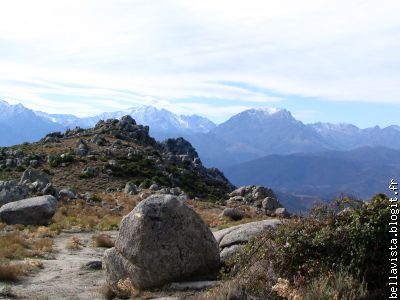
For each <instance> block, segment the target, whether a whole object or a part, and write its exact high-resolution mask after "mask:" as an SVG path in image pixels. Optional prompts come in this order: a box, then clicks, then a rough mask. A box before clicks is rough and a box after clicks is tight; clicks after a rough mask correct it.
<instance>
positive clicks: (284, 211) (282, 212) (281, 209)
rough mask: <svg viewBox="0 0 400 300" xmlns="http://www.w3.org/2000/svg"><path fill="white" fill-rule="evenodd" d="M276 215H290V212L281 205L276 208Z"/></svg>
mask: <svg viewBox="0 0 400 300" xmlns="http://www.w3.org/2000/svg"><path fill="white" fill-rule="evenodd" d="M275 215H276V216H277V217H282V218H288V217H290V213H289V212H288V211H287V209H286V208H284V207H279V208H277V209H275Z"/></svg>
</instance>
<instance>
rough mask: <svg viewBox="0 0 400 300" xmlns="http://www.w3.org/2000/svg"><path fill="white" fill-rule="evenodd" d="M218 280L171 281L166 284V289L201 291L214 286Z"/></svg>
mask: <svg viewBox="0 0 400 300" xmlns="http://www.w3.org/2000/svg"><path fill="white" fill-rule="evenodd" d="M218 283H219V281H210V280H208V281H186V282H173V283H171V284H169V285H168V286H167V289H168V290H172V291H187V290H191V291H202V290H205V289H209V288H211V287H213V286H216V285H217V284H218Z"/></svg>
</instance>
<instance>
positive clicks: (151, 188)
mask: <svg viewBox="0 0 400 300" xmlns="http://www.w3.org/2000/svg"><path fill="white" fill-rule="evenodd" d="M159 189H160V187H159V186H158V184H156V183H153V184H152V185H151V186H150V187H149V190H150V191H157V190H159Z"/></svg>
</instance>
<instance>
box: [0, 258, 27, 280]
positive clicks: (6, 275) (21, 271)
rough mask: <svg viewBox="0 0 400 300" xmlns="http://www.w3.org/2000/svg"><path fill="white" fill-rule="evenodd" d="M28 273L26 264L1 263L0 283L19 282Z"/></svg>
mask: <svg viewBox="0 0 400 300" xmlns="http://www.w3.org/2000/svg"><path fill="white" fill-rule="evenodd" d="M26 272H27V268H26V264H25V263H10V262H4V263H0V281H17V280H19V279H20V278H21V276H23V275H25V274H26Z"/></svg>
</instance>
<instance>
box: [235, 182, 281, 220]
mask: <svg viewBox="0 0 400 300" xmlns="http://www.w3.org/2000/svg"><path fill="white" fill-rule="evenodd" d="M229 196H230V198H229V200H228V201H227V204H229V205H233V206H235V205H242V204H246V205H250V206H253V207H255V208H257V210H258V212H262V213H265V214H266V215H269V216H276V215H279V216H281V217H288V216H289V213H288V211H287V210H286V209H285V210H278V211H277V209H279V208H283V206H282V204H281V203H279V201H278V200H277V198H276V196H275V194H274V192H273V191H272V190H271V189H269V188H266V187H263V186H256V185H248V186H242V187H240V188H237V189H236V190H234V191H233V192H231V193H230V194H229Z"/></svg>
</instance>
